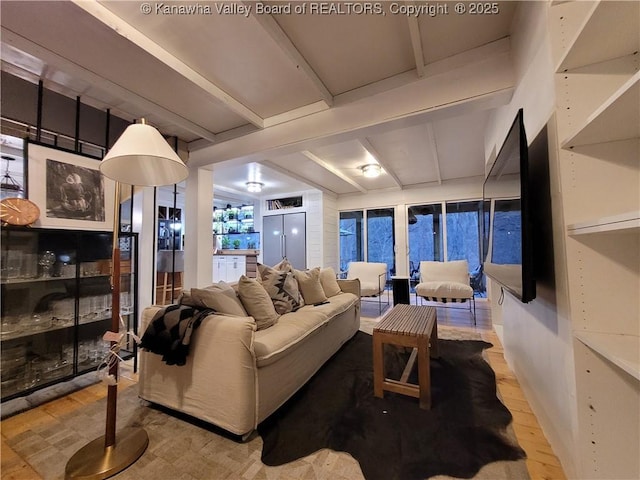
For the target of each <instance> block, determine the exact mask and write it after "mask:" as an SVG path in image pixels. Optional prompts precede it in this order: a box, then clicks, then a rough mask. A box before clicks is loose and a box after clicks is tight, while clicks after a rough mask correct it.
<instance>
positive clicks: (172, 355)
mask: <svg viewBox="0 0 640 480" xmlns="http://www.w3.org/2000/svg"><path fill="white" fill-rule="evenodd" d="M211 313H213V310H210V309H197V308H194V307H189V306H186V305H169V306H167V307H165V308H163V309H162V310H159V311H158V313H156V314H155V316H154V317H153V319H152V320H151V322H150V323H149V325H148V326H147V329H146V330H145V332H144V335H143V336H142V341H141V342H140V347H141V348H144V349H146V350H149V351H150V352H153V353H157V354H158V355H162V361H163V362H166V364H167V365H184V364H185V363H186V361H187V355H188V354H189V346H190V344H191V336H192V335H193V332H194V330H195V329H196V328H198V327H199V326H200V323H202V320H203V319H204V318H205V317H207V316H208V315H210V314H211Z"/></svg>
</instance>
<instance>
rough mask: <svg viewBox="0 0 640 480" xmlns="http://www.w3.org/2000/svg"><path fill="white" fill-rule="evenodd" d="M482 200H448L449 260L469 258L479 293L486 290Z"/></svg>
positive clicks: (473, 279)
mask: <svg viewBox="0 0 640 480" xmlns="http://www.w3.org/2000/svg"><path fill="white" fill-rule="evenodd" d="M481 215H482V201H471V202H447V205H446V224H447V260H448V261H451V260H467V262H469V271H470V272H469V273H470V274H471V284H472V287H473V288H474V291H476V293H477V294H482V293H484V292H485V290H486V289H485V283H484V280H483V278H482V277H483V273H482V268H481V263H482V262H481V255H482V250H481V248H482V244H481V239H482V237H481V235H480V226H481V224H482V223H481V220H482V219H481Z"/></svg>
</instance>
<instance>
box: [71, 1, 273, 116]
mask: <svg viewBox="0 0 640 480" xmlns="http://www.w3.org/2000/svg"><path fill="white" fill-rule="evenodd" d="M71 1H72V2H73V3H74V4H75V5H76V6H78V7H80V8H81V9H83V10H84V11H85V12H87V13H88V14H89V15H91V16H93V17H94V18H95V19H96V20H99V21H100V22H102V23H104V24H105V25H106V26H107V27H109V28H111V29H112V30H113V31H114V32H116V33H117V34H118V35H121V36H122V37H124V38H126V39H127V40H129V41H131V42H132V43H134V44H135V45H137V46H138V47H140V48H141V49H143V50H144V51H145V52H147V53H148V54H150V55H151V56H153V57H154V58H156V59H157V60H159V61H160V62H162V63H164V64H165V65H167V66H168V67H169V68H171V69H173V70H174V71H175V72H177V73H179V74H180V75H182V76H183V77H184V78H186V79H187V80H189V81H190V82H191V83H193V84H194V85H197V86H198V87H200V88H201V89H202V90H204V91H205V92H207V93H208V94H209V95H211V96H212V97H214V98H216V99H217V100H218V101H219V102H221V103H222V104H224V105H225V106H227V107H228V108H229V109H230V110H232V111H233V112H235V113H236V114H238V115H240V116H241V117H243V118H245V119H246V120H247V121H249V122H251V123H253V124H254V125H255V126H257V127H259V128H263V127H264V120H263V119H262V117H260V116H259V115H258V114H257V113H255V112H254V111H253V110H251V109H250V108H248V107H247V106H246V105H244V104H242V103H241V102H239V101H238V100H236V99H235V98H234V97H232V96H231V95H229V94H228V93H226V92H225V91H224V90H222V89H221V88H220V87H218V86H217V85H215V84H214V83H213V82H211V81H209V80H208V79H207V78H205V77H203V76H202V75H200V74H199V73H198V72H196V71H195V70H194V69H193V68H191V67H190V66H188V65H187V64H186V63H184V62H183V61H182V60H180V59H179V58H177V57H176V56H174V55H172V54H171V53H169V52H168V51H167V50H165V49H164V48H162V47H161V46H160V45H158V44H157V43H155V42H154V41H153V40H151V39H150V38H149V37H147V36H146V35H143V34H142V33H141V32H140V31H138V30H136V29H135V28H134V27H133V26H131V25H129V24H128V23H127V22H125V21H124V20H123V19H121V18H120V17H118V16H117V15H116V14H114V13H113V12H111V10H109V9H108V8H106V7H104V6H103V5H100V4H99V3H98V2H96V1H88V0H71Z"/></svg>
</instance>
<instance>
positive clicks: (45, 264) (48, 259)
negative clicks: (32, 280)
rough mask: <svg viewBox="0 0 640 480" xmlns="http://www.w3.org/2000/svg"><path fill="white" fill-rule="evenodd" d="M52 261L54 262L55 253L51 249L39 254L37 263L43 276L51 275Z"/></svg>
mask: <svg viewBox="0 0 640 480" xmlns="http://www.w3.org/2000/svg"><path fill="white" fill-rule="evenodd" d="M54 263H56V254H55V253H53V252H52V251H51V250H46V251H44V252H42V253H41V254H40V258H39V259H38V265H39V266H40V268H41V270H42V276H43V277H44V278H51V277H52V273H53V265H54Z"/></svg>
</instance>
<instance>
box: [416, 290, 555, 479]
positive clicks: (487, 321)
mask: <svg viewBox="0 0 640 480" xmlns="http://www.w3.org/2000/svg"><path fill="white" fill-rule="evenodd" d="M412 300H413V301H415V300H414V298H412ZM463 305H464V304H463ZM463 305H457V306H452V307H442V308H438V326H444V327H453V328H456V329H459V330H463V331H464V330H466V331H475V332H478V333H480V334H481V336H482V339H483V340H484V341H486V342H489V343H492V344H493V347H492V348H491V349H489V350H487V351H486V356H487V359H488V361H489V364H490V365H491V367H492V368H493V370H494V372H495V374H496V383H497V387H498V392H499V394H500V397H501V398H502V401H503V403H504V404H505V405H506V407H507V408H508V409H509V411H510V412H511V414H512V415H513V424H512V425H513V430H514V432H515V434H516V438H517V439H518V443H519V444H520V446H521V447H522V448H523V449H524V450H525V452H527V461H526V462H527V469H528V470H529V475H530V476H531V478H532V480H551V479H553V480H563V479H566V478H567V477H566V475H565V473H564V470H563V469H562V466H561V464H560V461H559V460H558V458H557V457H556V455H555V453H553V450H552V449H551V446H550V445H549V443H548V441H547V439H546V437H545V435H544V432H543V431H542V429H541V428H540V425H539V424H538V420H537V419H536V416H535V415H534V414H533V412H532V411H531V408H530V407H529V403H528V402H527V399H526V398H525V396H524V394H523V393H522V390H521V389H520V385H519V383H518V380H517V378H516V377H515V375H514V374H513V372H512V371H511V370H510V369H509V366H508V365H507V362H506V360H505V359H504V352H503V349H502V344H501V343H500V339H499V338H498V336H497V335H496V333H495V331H494V330H493V326H492V324H491V311H490V309H489V307H488V304H487V303H486V302H485V301H484V300H479V301H476V325H475V326H474V325H473V324H472V322H471V320H470V315H469V311H468V309H466V308H465V307H464V306H463Z"/></svg>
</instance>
